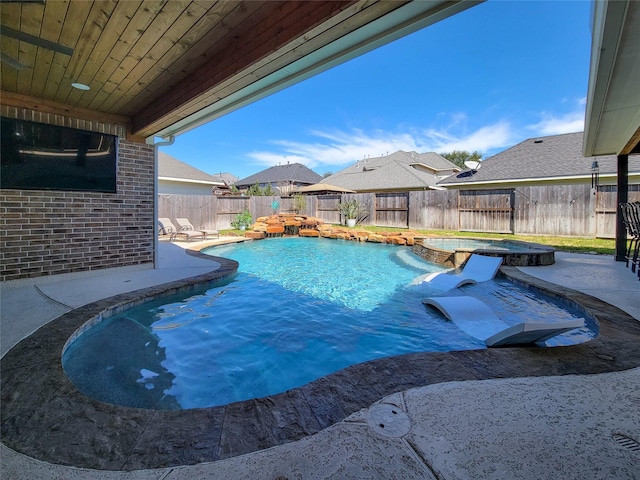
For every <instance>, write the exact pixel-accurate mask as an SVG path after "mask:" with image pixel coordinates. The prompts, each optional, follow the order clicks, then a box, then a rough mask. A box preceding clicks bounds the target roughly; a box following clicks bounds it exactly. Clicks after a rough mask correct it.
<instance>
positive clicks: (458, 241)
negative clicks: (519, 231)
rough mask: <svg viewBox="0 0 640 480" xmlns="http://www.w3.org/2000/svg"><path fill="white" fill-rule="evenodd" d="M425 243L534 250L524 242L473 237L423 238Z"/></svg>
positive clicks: (445, 247)
mask: <svg viewBox="0 0 640 480" xmlns="http://www.w3.org/2000/svg"><path fill="white" fill-rule="evenodd" d="M422 242H423V243H424V244H425V245H429V246H431V247H434V248H439V249H441V250H448V251H453V250H458V249H468V250H497V251H505V252H514V251H529V250H531V251H536V250H537V249H536V248H534V247H530V246H527V244H526V243H524V242H523V243H510V242H505V241H501V240H478V239H474V238H425V239H423V241H422Z"/></svg>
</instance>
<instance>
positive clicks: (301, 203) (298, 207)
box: [293, 193, 307, 213]
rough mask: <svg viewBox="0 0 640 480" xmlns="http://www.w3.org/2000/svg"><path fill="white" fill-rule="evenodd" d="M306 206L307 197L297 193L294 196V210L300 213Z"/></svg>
mask: <svg viewBox="0 0 640 480" xmlns="http://www.w3.org/2000/svg"><path fill="white" fill-rule="evenodd" d="M305 208H307V198H306V197H305V196H304V195H300V194H299V193H296V194H295V195H294V196H293V211H294V212H296V213H300V212H302V211H303V210H304V209H305Z"/></svg>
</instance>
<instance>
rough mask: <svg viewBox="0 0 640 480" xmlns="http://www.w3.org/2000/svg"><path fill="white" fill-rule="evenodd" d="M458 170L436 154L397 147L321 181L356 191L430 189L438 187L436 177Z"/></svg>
mask: <svg viewBox="0 0 640 480" xmlns="http://www.w3.org/2000/svg"><path fill="white" fill-rule="evenodd" d="M460 171H461V169H460V168H459V167H458V166H456V165H455V164H453V163H451V162H450V161H449V160H447V159H446V158H444V157H441V156H440V155H438V154H437V153H432V152H430V153H416V152H404V151H402V150H398V151H397V152H395V153H392V154H391V155H386V156H384V157H376V158H368V159H366V160H359V161H358V162H356V163H355V165H352V166H350V167H347V168H345V169H344V170H341V171H339V172H338V173H335V174H333V175H331V176H329V177H327V178H325V179H324V180H323V182H324V183H328V184H329V185H335V186H337V187H343V188H348V189H351V190H355V191H357V192H358V193H364V192H401V191H409V190H429V189H438V187H437V183H438V181H439V180H442V179H443V178H446V177H448V176H449V175H451V174H453V173H457V172H460Z"/></svg>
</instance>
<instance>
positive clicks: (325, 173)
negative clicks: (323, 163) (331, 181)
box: [322, 172, 333, 178]
mask: <svg viewBox="0 0 640 480" xmlns="http://www.w3.org/2000/svg"><path fill="white" fill-rule="evenodd" d="M331 175H333V172H324V173H323V174H322V178H327V177H330V176H331Z"/></svg>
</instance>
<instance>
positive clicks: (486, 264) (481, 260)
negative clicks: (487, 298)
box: [424, 253, 502, 290]
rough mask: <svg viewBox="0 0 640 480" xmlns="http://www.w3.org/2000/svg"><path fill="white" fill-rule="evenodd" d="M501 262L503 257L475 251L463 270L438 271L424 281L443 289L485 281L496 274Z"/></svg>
mask: <svg viewBox="0 0 640 480" xmlns="http://www.w3.org/2000/svg"><path fill="white" fill-rule="evenodd" d="M501 264H502V257H487V256H486V255H477V254H475V253H473V254H471V256H470V257H469V260H467V263H465V264H464V268H463V269H462V271H461V272H458V273H452V271H451V270H447V271H444V272H436V273H433V274H431V275H429V276H428V277H426V278H425V279H424V283H429V284H430V285H434V286H435V287H438V288H439V289H441V290H451V289H452V288H458V287H460V286H462V285H465V284H468V283H477V282H485V281H487V280H491V279H492V278H493V277H495V276H496V272H497V271H498V269H499V268H500V265H501Z"/></svg>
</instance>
